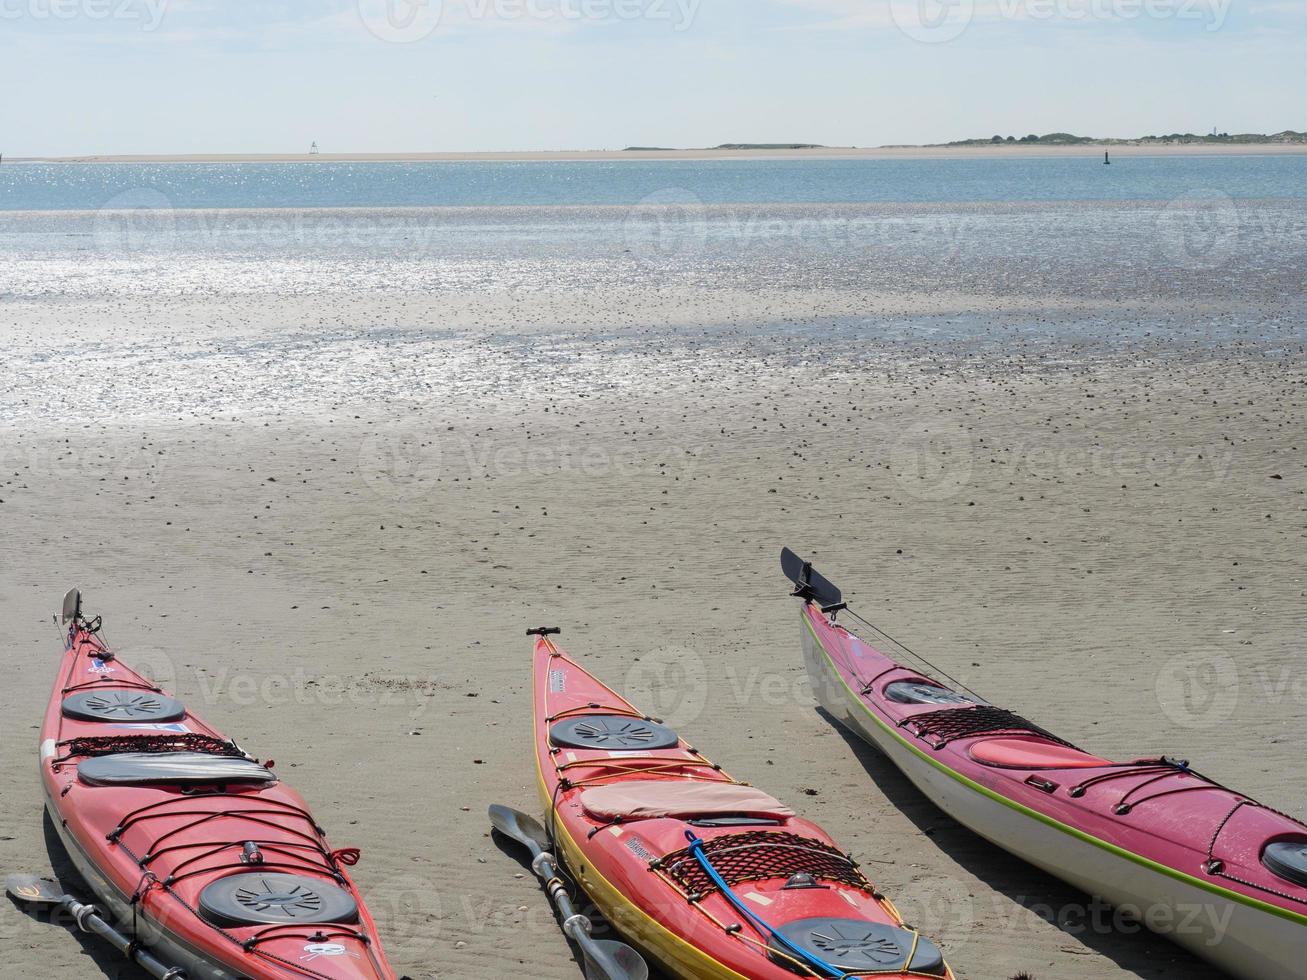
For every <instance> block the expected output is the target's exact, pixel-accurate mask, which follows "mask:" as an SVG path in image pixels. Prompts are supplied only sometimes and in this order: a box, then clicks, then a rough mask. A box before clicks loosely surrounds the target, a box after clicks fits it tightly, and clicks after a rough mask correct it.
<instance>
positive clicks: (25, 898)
mask: <svg viewBox="0 0 1307 980" xmlns="http://www.w3.org/2000/svg"><path fill="white" fill-rule="evenodd" d="M5 891H6V892H7V893H8V895H9V897H10V898H12V899H13V900H14V901H16V902H22V903H23V904H25V905H63V904H64V903H65V902H66V901H68V895H66V894H65V893H64V890H63V889H62V888H60V887H59V883H58V882H57V881H51V880H50V879H49V878H38V877H37V876H36V875H10V876H9V877H7V878H6V879H5Z"/></svg>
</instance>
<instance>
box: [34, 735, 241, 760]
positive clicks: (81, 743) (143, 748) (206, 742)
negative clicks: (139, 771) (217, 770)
mask: <svg viewBox="0 0 1307 980" xmlns="http://www.w3.org/2000/svg"><path fill="white" fill-rule="evenodd" d="M59 748H61V749H63V750H64V754H63V756H62V758H63V759H71V758H73V757H74V756H94V755H117V754H118V753H120V752H149V753H156V752H203V753H205V754H207V755H221V756H227V757H229V758H233V759H244V758H245V753H244V752H242V751H241V750H240V748H239V747H238V746H237V745H236V743H235V742H227V741H224V740H223V739H220V738H214V737H213V736H212V735H200V734H197V733H195V732H186V733H180V732H178V733H166V734H159V735H96V736H88V737H87V738H70V739H68V740H67V741H64V742H60V743H59Z"/></svg>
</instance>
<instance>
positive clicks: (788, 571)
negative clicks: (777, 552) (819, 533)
mask: <svg viewBox="0 0 1307 980" xmlns="http://www.w3.org/2000/svg"><path fill="white" fill-rule="evenodd" d="M781 571H782V572H784V573H785V577H786V578H787V579H789V580H790V581H791V582H793V583H794V584H795V586H796V587H797V588H799V589H802V590H806V596H807V597H810V598H812V599H813V600H815V601H816V602H817V604H818V605H820V606H834V605H838V604H839V603H840V602H841V601H842V600H843V598H844V597H843V595H842V594H841V593H840V590H839V586H837V585H834V584H833V583H832V582H831V581H830V580H829V579H827V578H826V577H825V576H823V575H821V574H820V573H818V572H817V570H816V569H815V568H813V567H812V563H811V562H806V561H804V560H803V559H802V558H800V557H799V556H798V555H796V554H795V553H794V552H793V551H791V550H790V549H789V548H783V549H782V550H781Z"/></svg>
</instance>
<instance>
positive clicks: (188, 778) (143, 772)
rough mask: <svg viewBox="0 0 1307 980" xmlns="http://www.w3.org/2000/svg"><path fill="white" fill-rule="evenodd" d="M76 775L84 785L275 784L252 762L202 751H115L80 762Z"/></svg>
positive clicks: (267, 772)
mask: <svg viewBox="0 0 1307 980" xmlns="http://www.w3.org/2000/svg"><path fill="white" fill-rule="evenodd" d="M77 776H78V778H79V779H80V780H81V781H82V782H83V783H85V784H86V785H87V786H160V785H165V786H196V785H229V784H233V783H243V784H259V785H262V784H266V783H272V782H275V781H276V779H277V777H276V775H275V774H274V773H273V772H272V770H270V769H268V768H266V767H264V766H261V765H259V764H258V763H257V762H255V761H254V760H252V759H241V758H233V757H231V756H221V755H209V754H208V753H204V752H118V753H115V754H112V755H97V756H92V757H91V758H89V759H83V760H82V761H81V762H79V763H78V764H77Z"/></svg>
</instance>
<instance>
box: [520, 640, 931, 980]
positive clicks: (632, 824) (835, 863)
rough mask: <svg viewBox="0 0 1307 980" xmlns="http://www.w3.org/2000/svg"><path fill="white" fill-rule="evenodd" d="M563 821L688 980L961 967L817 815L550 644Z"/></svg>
mask: <svg viewBox="0 0 1307 980" xmlns="http://www.w3.org/2000/svg"><path fill="white" fill-rule="evenodd" d="M535 739H536V762H537V771H538V776H539V789H540V796H541V800H542V802H543V803H544V807H545V812H546V814H547V815H548V820H547V823H548V828H547V829H548V831H549V834H550V837H551V839H552V840H553V843H554V845H555V847H556V849H557V851H558V852H559V854H560V855H561V856H562V858H563V859H564V861H565V863H566V865H567V867H568V869H569V870H570V873H571V875H572V876H573V878H574V879H575V880H576V882H577V883H578V884H579V885H580V886H581V887H582V888H583V889H584V890H585V892H586V893H587V894H588V895H589V896H590V898H591V899H592V900H593V901H594V903H595V904H596V906H598V908H599V909H600V911H601V912H602V913H603V914H604V916H605V917H606V918H607V919H608V920H609V921H610V922H611V923H612V924H613V925H614V926H615V927H616V928H617V929H618V930H619V931H620V932H622V933H623V934H625V935H626V936H627V937H628V938H629V939H631V940H632V941H633V942H634V943H635V944H636V945H638V946H639V947H640V948H641V949H642V950H643V951H644V952H645V953H647V954H648V955H649V956H651V957H652V958H653V959H655V960H657V961H658V962H659V963H660V964H661V965H662V967H663V968H664V969H665V970H666V971H668V972H669V973H670V974H671V975H673V976H676V977H683V978H687V980H792V978H793V977H794V976H796V975H798V976H805V977H853V976H857V977H892V978H912V977H916V978H926V977H929V978H935V980H938V978H940V977H944V978H951V977H952V976H953V974H952V973H951V972H950V970H949V968H948V966H947V965H946V964H945V962H944V959H943V956H942V955H941V953H940V951H939V949H938V947H936V946H935V944H934V943H932V942H931V941H930V940H928V939H926V938H924V937H922V936H921V935H920V934H918V933H917V932H915V931H913V930H912V929H911V928H910V927H907V926H905V925H904V923H903V919H902V917H901V916H900V915H899V913H898V911H897V910H896V909H895V907H894V905H893V903H892V902H890V900H889V899H888V898H886V897H884V896H883V895H882V894H880V892H878V891H877V890H876V888H875V887H874V886H873V885H872V884H871V882H869V881H868V880H867V879H866V877H865V876H864V875H863V873H862V871H861V870H860V869H859V867H858V865H857V863H856V862H855V861H854V860H853V859H852V858H851V857H849V856H848V855H847V854H845V853H844V852H843V851H841V850H840V849H839V848H838V847H837V846H836V844H835V842H834V841H833V840H831V838H830V837H829V835H827V834H826V833H825V831H823V830H822V829H821V828H820V827H818V826H816V825H815V824H813V823H811V822H809V821H807V820H804V819H802V818H801V817H798V816H796V815H795V814H794V812H793V811H792V810H790V809H789V808H788V807H787V806H785V805H784V804H783V803H781V802H780V801H778V800H776V799H773V798H772V797H770V796H768V795H767V794H766V793H764V792H762V791H760V790H758V789H755V788H753V787H751V786H749V785H747V784H744V783H741V782H738V781H737V780H735V779H732V778H731V777H730V776H729V775H727V774H726V773H725V772H723V771H722V769H721V767H720V766H717V765H715V764H714V763H713V762H712V761H711V760H709V759H708V758H707V757H705V756H704V755H702V754H701V753H700V752H699V751H697V750H696V749H695V748H693V747H691V746H690V745H689V744H687V743H686V742H685V741H684V740H683V739H681V738H680V737H679V736H678V735H677V734H676V733H675V732H673V731H671V730H670V729H668V728H667V727H665V726H664V725H662V724H660V723H659V722H657V721H656V720H654V719H652V718H650V717H648V716H647V715H645V714H643V713H642V712H641V711H639V710H638V709H637V708H635V707H634V706H633V705H631V704H630V703H629V702H627V701H626V700H624V699H623V698H621V697H620V696H618V695H617V694H615V693H614V692H613V691H612V690H610V689H609V688H607V687H605V686H604V685H603V684H601V683H600V682H599V681H597V680H596V679H595V678H594V677H592V676H591V675H590V674H589V673H587V672H586V670H585V669H584V668H582V667H580V666H579V665H578V664H577V663H576V662H575V661H573V660H572V659H571V658H569V657H568V656H567V655H566V654H565V653H563V652H562V651H561V650H560V649H559V648H558V647H557V646H555V645H554V643H553V642H552V641H551V640H550V639H549V638H548V637H547V636H544V635H542V636H540V637H539V639H538V640H537V641H536V644H535Z"/></svg>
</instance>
